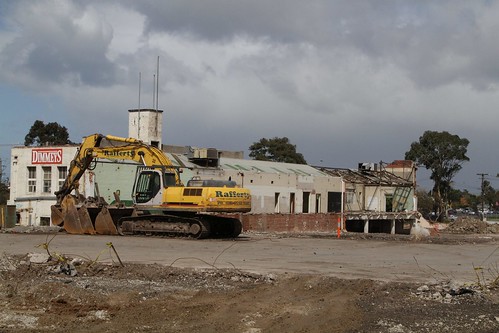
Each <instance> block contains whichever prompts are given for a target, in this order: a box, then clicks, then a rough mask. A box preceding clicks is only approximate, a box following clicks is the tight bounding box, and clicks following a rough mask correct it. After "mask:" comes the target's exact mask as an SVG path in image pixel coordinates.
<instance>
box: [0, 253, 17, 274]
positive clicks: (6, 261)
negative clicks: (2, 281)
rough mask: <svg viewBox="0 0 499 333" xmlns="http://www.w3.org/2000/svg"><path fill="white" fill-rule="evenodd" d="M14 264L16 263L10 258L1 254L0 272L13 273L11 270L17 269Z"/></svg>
mask: <svg viewBox="0 0 499 333" xmlns="http://www.w3.org/2000/svg"><path fill="white" fill-rule="evenodd" d="M15 263H17V261H15V260H12V258H10V257H8V256H6V255H5V254H3V255H2V256H1V257H0V272H3V271H13V270H15V269H17V265H16V264H15Z"/></svg>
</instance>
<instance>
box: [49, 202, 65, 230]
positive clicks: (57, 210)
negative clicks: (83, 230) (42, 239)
mask: <svg viewBox="0 0 499 333" xmlns="http://www.w3.org/2000/svg"><path fill="white" fill-rule="evenodd" d="M50 212H51V213H50V220H51V221H52V224H53V225H59V226H60V225H61V224H62V223H63V222H64V216H63V215H62V209H61V207H60V206H56V205H52V206H50Z"/></svg>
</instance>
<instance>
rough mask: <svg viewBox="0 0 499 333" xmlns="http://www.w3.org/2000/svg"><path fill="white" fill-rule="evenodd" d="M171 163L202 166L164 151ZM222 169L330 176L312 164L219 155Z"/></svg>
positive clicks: (183, 156)
mask: <svg viewBox="0 0 499 333" xmlns="http://www.w3.org/2000/svg"><path fill="white" fill-rule="evenodd" d="M166 155H167V156H168V157H169V158H170V160H171V161H172V163H173V164H174V165H176V166H179V167H184V168H200V169H202V168H204V167H202V166H199V165H196V164H194V163H192V162H190V161H189V159H188V158H187V156H185V155H182V154H171V153H166ZM219 162H220V163H219V165H220V168H221V169H222V170H230V171H240V172H254V173H269V174H286V175H298V176H323V177H324V176H326V177H327V176H330V175H328V174H327V173H325V172H322V171H320V170H318V169H316V168H314V167H312V166H309V165H306V164H293V163H278V162H270V161H257V160H244V159H239V158H228V157H221V158H220V161H219Z"/></svg>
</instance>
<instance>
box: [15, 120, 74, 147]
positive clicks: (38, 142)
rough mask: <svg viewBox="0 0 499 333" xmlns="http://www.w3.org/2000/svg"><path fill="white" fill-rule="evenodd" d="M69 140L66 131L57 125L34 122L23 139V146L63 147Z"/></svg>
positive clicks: (39, 121)
mask: <svg viewBox="0 0 499 333" xmlns="http://www.w3.org/2000/svg"><path fill="white" fill-rule="evenodd" d="M69 143H72V142H71V141H70V140H69V133H68V129H67V128H66V127H64V126H61V125H59V124H58V123H48V124H46V125H45V124H44V123H43V121H41V120H36V121H35V122H34V124H33V126H31V128H30V130H29V133H28V134H27V135H26V136H25V138H24V145H25V146H33V145H34V146H44V145H65V144H69Z"/></svg>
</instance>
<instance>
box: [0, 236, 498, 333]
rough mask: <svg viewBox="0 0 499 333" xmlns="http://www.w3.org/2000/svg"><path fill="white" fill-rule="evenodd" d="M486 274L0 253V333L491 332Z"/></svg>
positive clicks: (494, 316)
mask: <svg viewBox="0 0 499 333" xmlns="http://www.w3.org/2000/svg"><path fill="white" fill-rule="evenodd" d="M351 237H354V236H351ZM359 237H362V235H359ZM387 237H389V235H388V236H384V237H383V238H384V239H386V238H387ZM439 239H440V240H442V237H440V238H439ZM449 239H452V237H451V238H449ZM365 241H366V242H376V241H377V240H376V239H371V238H366V239H365ZM394 241H396V240H394ZM418 241H419V240H418ZM421 241H425V240H421ZM498 248H499V247H498ZM496 252H497V253H498V254H499V249H498V250H497V251H496ZM491 255H495V254H491ZM487 269H488V271H487V272H484V271H482V269H481V268H477V281H476V282H475V283H472V284H467V285H458V284H456V283H455V282H453V281H445V280H442V281H438V282H437V281H435V282H434V283H431V284H422V283H418V284H409V283H407V284H406V283H399V282H380V281H376V280H365V279H349V280H347V279H339V278H334V277H330V276H324V275H320V274H315V275H307V274H300V275H294V274H263V275H259V274H254V273H248V272H244V271H240V270H237V269H217V268H212V269H186V268H184V269H182V268H176V267H171V266H164V265H157V264H148V265H143V264H129V263H123V264H122V265H121V264H120V263H119V262H115V263H112V264H109V263H101V262H99V261H89V260H87V259H81V258H70V257H61V256H60V255H52V256H49V253H47V255H41V254H40V253H36V254H35V253H27V254H26V255H22V256H20V255H9V254H6V253H4V254H2V255H1V257H0V303H1V305H2V306H1V308H2V310H1V311H0V332H72V333H73V332H243V333H258V332H388V333H397V332H399V333H405V332H407V333H409V332H499V267H498V266H497V265H496V267H489V268H487ZM483 274H488V275H489V276H490V274H492V275H493V276H497V277H498V279H497V280H496V281H495V283H490V282H488V283H482V281H485V279H482V278H481V276H483ZM489 281H490V279H489Z"/></svg>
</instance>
